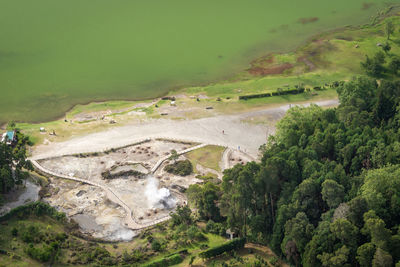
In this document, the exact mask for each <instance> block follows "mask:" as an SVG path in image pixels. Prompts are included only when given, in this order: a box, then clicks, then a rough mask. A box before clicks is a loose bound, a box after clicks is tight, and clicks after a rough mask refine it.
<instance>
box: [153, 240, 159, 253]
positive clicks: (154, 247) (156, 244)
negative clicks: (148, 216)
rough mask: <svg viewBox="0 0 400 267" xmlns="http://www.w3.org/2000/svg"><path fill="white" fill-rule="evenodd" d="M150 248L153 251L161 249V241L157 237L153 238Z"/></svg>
mask: <svg viewBox="0 0 400 267" xmlns="http://www.w3.org/2000/svg"><path fill="white" fill-rule="evenodd" d="M151 249H152V250H154V251H160V250H161V243H160V242H159V241H158V240H157V239H154V240H153V241H152V242H151Z"/></svg>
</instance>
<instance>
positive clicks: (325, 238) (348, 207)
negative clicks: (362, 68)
mask: <svg viewBox="0 0 400 267" xmlns="http://www.w3.org/2000/svg"><path fill="white" fill-rule="evenodd" d="M396 60H397V59H396ZM368 62H369V63H368ZM366 63H367V65H368V64H371V62H370V60H369V59H368V58H367V62H366ZM381 63H383V62H382V60H381V61H380V62H375V63H373V64H381ZM364 64H365V63H364ZM389 66H390V65H389ZM369 67H370V66H369ZM380 67H383V66H380ZM391 67H393V66H391ZM396 72H397V71H396ZM379 75H382V72H379ZM371 76H374V75H371ZM392 77H393V76H392ZM392 77H391V78H390V79H387V80H385V79H381V80H378V81H377V80H376V78H371V77H357V78H354V79H353V80H352V81H349V82H347V83H345V84H344V85H343V86H341V87H339V88H338V95H339V100H340V105H339V106H338V107H337V108H330V109H323V108H320V107H318V106H316V105H312V106H310V107H293V108H291V109H290V110H289V111H288V113H287V114H286V116H285V117H284V118H283V119H282V120H281V121H280V122H279V123H278V125H277V132H276V135H275V136H272V137H270V138H269V142H268V143H267V144H266V145H265V146H263V147H262V148H261V152H262V154H263V156H262V160H261V163H255V162H251V163H248V164H246V165H236V166H235V167H234V168H232V169H229V170H226V171H225V173H224V177H223V182H222V184H221V186H217V185H213V184H211V183H208V184H206V185H204V186H199V185H193V186H191V187H190V188H189V190H188V195H189V198H190V200H192V202H194V203H195V206H196V208H197V210H198V214H199V217H201V218H202V219H205V220H209V223H208V226H210V227H211V226H212V227H211V228H216V232H218V228H223V226H225V227H229V228H231V229H233V230H235V231H236V232H237V233H239V235H240V236H243V237H246V238H247V240H248V241H252V242H258V243H263V244H268V245H270V246H271V248H272V249H273V250H274V251H275V252H276V253H278V254H280V255H282V256H284V257H286V259H287V260H288V261H289V262H290V263H292V264H294V265H296V266H300V265H303V266H310V267H311V266H312V267H314V266H393V265H394V264H395V263H397V265H396V266H400V98H399V97H400V82H398V81H394V80H395V79H393V78H392Z"/></svg>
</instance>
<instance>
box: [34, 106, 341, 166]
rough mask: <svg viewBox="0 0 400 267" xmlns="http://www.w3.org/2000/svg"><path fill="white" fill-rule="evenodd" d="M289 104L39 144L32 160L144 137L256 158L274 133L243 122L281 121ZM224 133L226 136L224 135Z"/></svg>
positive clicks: (138, 125)
mask: <svg viewBox="0 0 400 267" xmlns="http://www.w3.org/2000/svg"><path fill="white" fill-rule="evenodd" d="M313 103H316V104H318V105H320V106H333V105H337V104H338V101H337V100H328V101H320V102H313ZM306 105H309V103H308V104H305V105H304V106H306ZM288 109H289V105H282V106H280V107H275V108H269V109H265V110H260V111H253V112H246V113H239V114H234V115H221V116H215V117H209V118H202V119H196V120H179V121H178V120H168V119H158V120H149V121H147V122H143V123H135V124H128V125H125V126H117V127H115V128H112V129H110V130H106V131H103V132H98V133H92V134H88V135H84V136H79V137H75V138H72V139H70V140H68V141H64V142H58V143H57V142H56V143H51V144H48V145H40V146H38V147H36V148H34V150H33V152H32V158H33V159H40V158H49V157H55V156H62V155H70V154H77V153H88V152H96V151H103V150H106V149H110V148H113V147H122V146H125V145H128V144H132V143H135V142H136V141H137V140H143V139H144V138H167V139H180V140H190V141H195V142H198V143H207V144H215V145H222V146H226V147H229V148H232V149H239V148H241V150H243V151H246V153H247V154H249V155H250V156H252V157H253V158H257V157H258V148H259V147H260V146H261V145H262V144H264V143H265V142H266V140H267V137H268V136H269V135H270V134H273V133H274V131H275V128H274V127H273V126H266V125H257V124H250V123H245V122H242V120H244V119H246V118H249V117H252V116H263V115H266V116H273V117H274V118H277V119H279V118H281V117H283V116H284V114H285V112H286V111H287V110H288ZM222 131H224V132H225V134H222Z"/></svg>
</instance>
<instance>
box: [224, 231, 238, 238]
mask: <svg viewBox="0 0 400 267" xmlns="http://www.w3.org/2000/svg"><path fill="white" fill-rule="evenodd" d="M226 237H227V238H229V239H231V240H232V239H234V238H236V237H237V234H236V233H235V232H233V231H232V230H231V229H228V230H226Z"/></svg>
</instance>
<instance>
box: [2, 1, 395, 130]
mask: <svg viewBox="0 0 400 267" xmlns="http://www.w3.org/2000/svg"><path fill="white" fill-rule="evenodd" d="M399 8H400V5H395V4H392V5H390V6H389V7H386V8H384V10H381V11H378V14H377V15H376V16H374V17H373V20H374V21H373V24H372V23H363V24H360V25H349V26H345V27H340V28H335V29H331V30H322V31H320V32H318V33H315V34H313V35H312V36H310V37H309V38H307V39H306V40H305V41H303V42H301V43H300V44H299V45H297V46H296V47H295V48H294V49H290V50H289V51H285V50H283V51H272V52H268V53H263V54H262V55H261V56H256V57H255V58H254V59H252V60H251V61H249V63H248V66H247V68H245V69H242V70H241V71H239V72H236V73H232V74H228V75H225V76H224V77H221V78H218V79H216V80H211V81H207V82H203V83H198V84H196V83H193V84H188V85H181V86H179V87H174V86H170V87H169V88H170V89H168V90H167V91H166V92H165V93H161V94H159V95H158V96H156V97H149V98H146V97H145V98H115V99H110V98H107V99H100V100H95V101H85V102H82V103H76V104H72V105H71V107H70V108H69V109H68V110H66V111H65V112H64V113H63V115H61V116H54V117H53V118H51V119H45V120H40V121H18V120H17V121H15V122H17V123H28V124H32V125H34V124H41V123H46V122H52V121H58V120H62V119H64V118H65V117H66V116H67V115H68V113H70V112H72V111H73V110H74V109H76V107H77V106H85V105H90V104H106V103H112V102H132V104H134V103H135V102H147V101H152V100H153V101H154V100H159V99H161V98H162V97H165V96H172V95H176V94H185V93H186V92H187V91H188V90H190V89H191V88H202V87H207V86H211V85H215V84H225V83H235V82H241V81H245V80H249V79H250V80H251V79H254V80H256V79H259V78H260V77H259V76H256V75H253V76H251V75H250V77H244V78H243V77H242V76H246V75H247V76H248V75H249V70H250V69H251V67H252V66H253V64H254V63H256V62H258V61H260V60H263V59H265V58H268V57H271V56H279V55H283V54H287V53H293V54H297V53H299V52H300V51H301V50H302V49H304V48H305V47H307V46H308V45H310V44H311V43H312V42H313V41H314V40H316V39H321V38H322V39H323V38H325V37H327V36H328V35H332V34H335V33H340V32H343V31H346V30H361V29H362V28H363V27H374V26H376V25H377V24H379V23H381V22H382V21H383V20H385V19H386V18H388V17H397V16H399V14H398V13H397V11H398V10H399ZM306 73H310V71H309V72H305V73H304V74H306ZM278 75H279V74H278ZM274 76H277V75H276V74H269V75H262V76H261V77H262V78H265V77H274ZM291 76H292V75H288V76H286V77H291ZM6 125H7V122H4V124H0V128H4V127H5V126H6Z"/></svg>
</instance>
